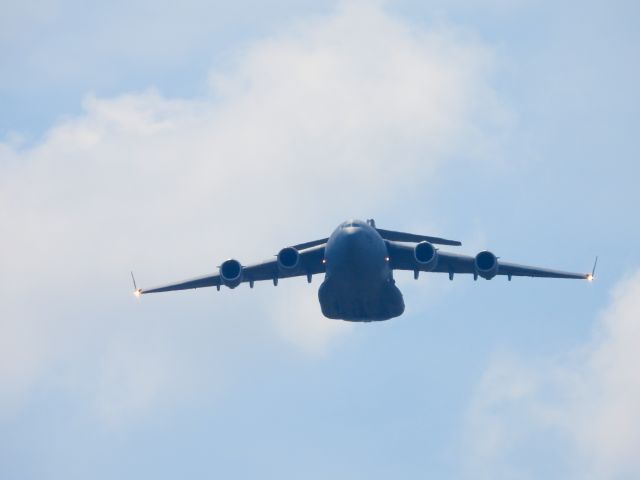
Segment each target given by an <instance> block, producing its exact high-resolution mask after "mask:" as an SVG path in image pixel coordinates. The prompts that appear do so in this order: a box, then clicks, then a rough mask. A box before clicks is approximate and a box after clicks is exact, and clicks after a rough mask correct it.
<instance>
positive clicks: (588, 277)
mask: <svg viewBox="0 0 640 480" xmlns="http://www.w3.org/2000/svg"><path fill="white" fill-rule="evenodd" d="M587 281H588V282H593V275H592V274H590V273H589V274H588V275H587Z"/></svg>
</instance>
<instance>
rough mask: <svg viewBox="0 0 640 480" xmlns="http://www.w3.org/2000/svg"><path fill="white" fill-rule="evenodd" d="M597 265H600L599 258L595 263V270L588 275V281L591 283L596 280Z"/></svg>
mask: <svg viewBox="0 0 640 480" xmlns="http://www.w3.org/2000/svg"><path fill="white" fill-rule="evenodd" d="M596 265H598V257H597V256H596V260H595V262H593V269H592V270H591V273H587V280H589V281H590V282H592V281H593V279H594V278H596Z"/></svg>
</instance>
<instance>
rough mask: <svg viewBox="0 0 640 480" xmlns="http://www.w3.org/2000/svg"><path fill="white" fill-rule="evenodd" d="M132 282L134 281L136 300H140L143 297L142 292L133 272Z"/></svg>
mask: <svg viewBox="0 0 640 480" xmlns="http://www.w3.org/2000/svg"><path fill="white" fill-rule="evenodd" d="M131 280H133V294H134V295H135V297H136V298H140V296H141V295H142V290H141V289H139V288H138V286H137V285H136V277H134V276H133V272H131Z"/></svg>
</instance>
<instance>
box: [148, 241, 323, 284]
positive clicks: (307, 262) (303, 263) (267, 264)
mask: <svg viewBox="0 0 640 480" xmlns="http://www.w3.org/2000/svg"><path fill="white" fill-rule="evenodd" d="M310 243H311V242H310ZM324 247H325V246H324V244H320V245H316V246H314V247H311V248H307V249H305V250H301V251H300V252H299V253H300V261H299V263H298V265H297V267H295V268H290V269H284V268H280V266H279V265H278V260H277V258H273V259H269V260H265V261H263V262H258V263H254V264H251V265H246V266H243V267H242V280H241V283H249V284H250V285H251V287H253V283H254V282H260V281H264V280H272V281H273V282H274V284H277V282H278V279H280V278H290V277H300V276H307V279H308V281H311V276H312V275H314V274H317V273H324V271H325V265H324V263H323V262H322V260H323V259H324ZM223 284H224V282H223V280H222V278H221V277H220V269H218V271H217V272H216V273H213V274H210V275H203V276H201V277H195V278H191V279H188V280H183V281H181V282H177V283H170V284H167V285H161V286H158V287H154V288H146V289H136V294H138V295H144V294H147V293H158V292H170V291H174V290H190V289H194V288H205V287H216V288H218V289H219V288H220V287H221V286H222V285H223Z"/></svg>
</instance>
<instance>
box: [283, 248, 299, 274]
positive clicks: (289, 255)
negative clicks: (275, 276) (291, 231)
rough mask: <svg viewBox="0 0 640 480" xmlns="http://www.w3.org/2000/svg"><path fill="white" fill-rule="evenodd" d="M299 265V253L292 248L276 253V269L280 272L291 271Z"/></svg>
mask: <svg viewBox="0 0 640 480" xmlns="http://www.w3.org/2000/svg"><path fill="white" fill-rule="evenodd" d="M299 264H300V253H299V252H298V250H296V249H295V248H293V247H286V248H283V249H282V250H280V252H279V253H278V267H279V268H280V269H281V270H293V269H295V268H297V267H298V265H299Z"/></svg>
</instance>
